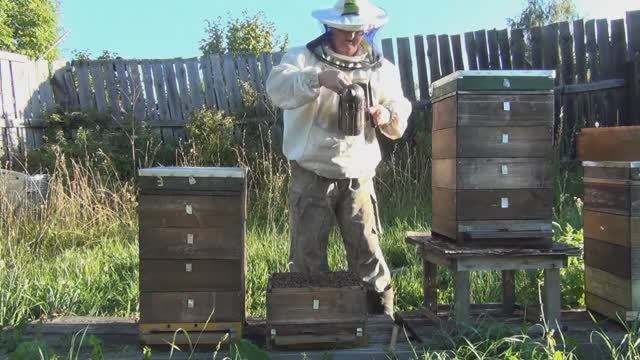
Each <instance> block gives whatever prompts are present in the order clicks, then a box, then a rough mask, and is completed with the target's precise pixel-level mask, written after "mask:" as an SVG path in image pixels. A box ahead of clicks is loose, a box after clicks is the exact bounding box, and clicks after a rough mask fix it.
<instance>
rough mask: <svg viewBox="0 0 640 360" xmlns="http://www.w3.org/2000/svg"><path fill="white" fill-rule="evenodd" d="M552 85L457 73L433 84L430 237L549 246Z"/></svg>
mask: <svg viewBox="0 0 640 360" xmlns="http://www.w3.org/2000/svg"><path fill="white" fill-rule="evenodd" d="M554 78H555V73H554V72H552V71H460V72H456V73H454V74H451V75H450V76H447V77H446V78H443V79H441V80H439V81H437V82H435V83H434V84H433V86H432V93H433V94H432V95H433V140H432V141H433V142H432V154H433V180H432V186H433V188H432V191H433V192H432V194H433V226H432V231H433V233H434V236H435V235H441V236H443V237H445V238H448V239H451V240H453V241H462V242H465V243H467V244H491V245H502V246H547V245H549V244H550V242H551V213H552V200H553V193H552V177H553V174H552V166H551V164H552V162H551V156H552V151H553V150H552V149H553V135H552V133H553V118H554V100H553V87H554Z"/></svg>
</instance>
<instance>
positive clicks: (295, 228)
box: [289, 162, 393, 306]
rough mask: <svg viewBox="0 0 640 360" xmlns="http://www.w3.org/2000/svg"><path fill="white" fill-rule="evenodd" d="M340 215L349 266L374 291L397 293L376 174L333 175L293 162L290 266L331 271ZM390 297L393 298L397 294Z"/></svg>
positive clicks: (306, 269) (290, 210)
mask: <svg viewBox="0 0 640 360" xmlns="http://www.w3.org/2000/svg"><path fill="white" fill-rule="evenodd" d="M334 220H335V221H336V223H337V224H338V227H339V229H340V234H341V235H342V241H343V242H344V247H345V249H346V251H347V262H348V264H349V271H351V272H354V273H355V274H357V275H358V276H359V277H360V278H362V280H363V281H364V284H365V287H367V290H369V292H373V291H375V292H376V293H383V292H385V291H387V290H389V291H388V292H391V293H392V291H391V290H390V288H391V273H390V271H389V267H388V266H387V263H386V262H385V260H384V257H383V254H382V250H381V249H380V243H379V241H378V234H380V233H381V230H382V228H381V226H380V217H379V215H378V207H377V200H376V194H375V191H374V187H373V179H372V178H361V179H340V180H336V179H329V178H325V177H321V176H318V175H316V174H315V173H313V172H311V171H308V170H306V169H304V168H302V167H300V166H299V165H298V164H296V163H295V162H291V184H290V187H289V222H290V226H291V230H290V241H291V248H290V252H289V270H290V271H293V272H303V273H314V272H326V271H329V265H328V263H327V243H328V240H329V232H330V230H331V226H332V225H333V221H334ZM387 301H390V302H391V303H392V301H393V298H392V295H391V299H390V300H387ZM391 306H393V305H392V304H391Z"/></svg>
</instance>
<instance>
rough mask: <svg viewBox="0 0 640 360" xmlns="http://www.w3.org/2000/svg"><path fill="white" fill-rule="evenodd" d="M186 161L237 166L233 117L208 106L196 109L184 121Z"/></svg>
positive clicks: (200, 164)
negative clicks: (187, 119)
mask: <svg viewBox="0 0 640 360" xmlns="http://www.w3.org/2000/svg"><path fill="white" fill-rule="evenodd" d="M186 130H187V136H188V138H189V143H188V145H189V152H188V153H187V154H185V156H186V157H187V158H186V159H185V161H186V162H188V163H190V164H193V165H196V166H234V165H237V163H238V162H237V156H236V154H237V152H236V149H235V145H236V142H235V139H234V118H233V117H231V116H228V115H226V114H225V113H223V112H219V111H213V110H209V109H200V110H196V111H194V112H193V113H192V114H191V118H190V121H188V122H187V127H186Z"/></svg>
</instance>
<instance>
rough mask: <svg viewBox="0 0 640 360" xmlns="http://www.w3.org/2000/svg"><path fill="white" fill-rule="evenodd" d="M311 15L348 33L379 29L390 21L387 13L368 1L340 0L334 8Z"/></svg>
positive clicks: (317, 11)
mask: <svg viewBox="0 0 640 360" xmlns="http://www.w3.org/2000/svg"><path fill="white" fill-rule="evenodd" d="M311 15H312V16H313V17H314V18H316V19H318V21H320V22H321V23H323V24H325V25H327V26H329V27H332V28H337V29H341V30H346V31H369V30H372V29H377V28H380V27H382V26H383V25H384V24H386V23H387V21H388V20H389V18H388V17H387V12H386V11H384V10H383V9H382V8H379V7H377V6H375V5H373V4H371V3H370V2H369V1H368V0H338V2H337V3H336V5H335V6H334V7H332V8H329V9H321V10H316V11H314V12H312V13H311Z"/></svg>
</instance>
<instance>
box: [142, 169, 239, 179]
mask: <svg viewBox="0 0 640 360" xmlns="http://www.w3.org/2000/svg"><path fill="white" fill-rule="evenodd" d="M138 174H139V175H140V176H154V177H217V178H244V177H245V176H246V175H247V169H244V168H230V167H155V168H147V169H140V170H139V171H138Z"/></svg>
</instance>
